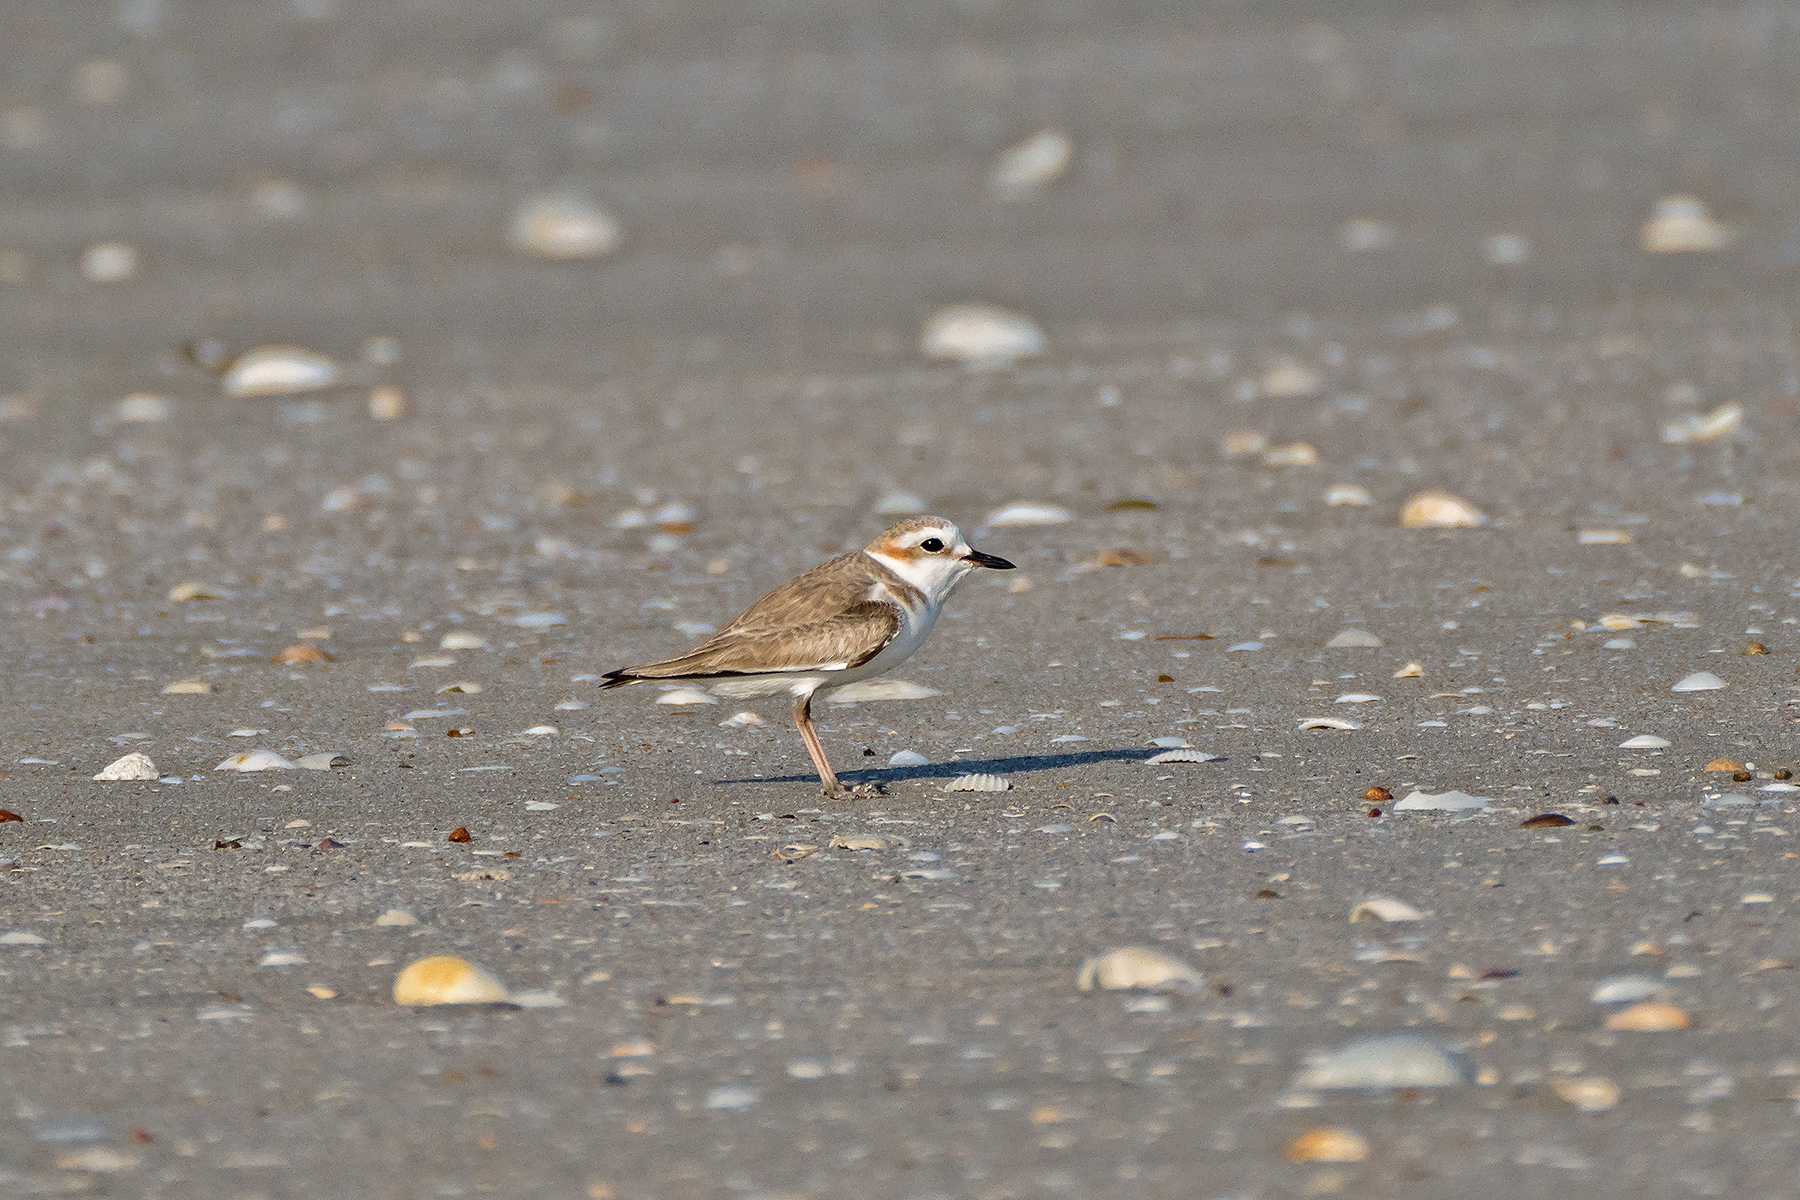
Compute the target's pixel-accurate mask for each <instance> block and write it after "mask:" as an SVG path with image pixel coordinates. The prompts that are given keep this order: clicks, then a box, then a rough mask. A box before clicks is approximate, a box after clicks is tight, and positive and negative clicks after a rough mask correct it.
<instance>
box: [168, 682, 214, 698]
mask: <svg viewBox="0 0 1800 1200" xmlns="http://www.w3.org/2000/svg"><path fill="white" fill-rule="evenodd" d="M162 694H163V695H165V696H210V695H212V684H210V683H208V682H206V680H204V679H177V680H176V681H175V682H174V683H165V684H164V685H163V689H162Z"/></svg>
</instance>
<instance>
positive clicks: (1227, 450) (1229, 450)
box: [1219, 429, 1269, 458]
mask: <svg viewBox="0 0 1800 1200" xmlns="http://www.w3.org/2000/svg"><path fill="white" fill-rule="evenodd" d="M1268 448H1269V439H1268V438H1267V437H1265V436H1264V435H1263V434H1262V433H1261V432H1259V431H1257V430H1255V429H1234V430H1232V431H1231V432H1230V433H1228V434H1226V435H1225V436H1224V437H1222V438H1220V439H1219V453H1220V454H1222V455H1224V456H1225V457H1226V458H1246V457H1248V456H1249V455H1252V454H1261V453H1262V452H1263V451H1264V450H1267V449H1268Z"/></svg>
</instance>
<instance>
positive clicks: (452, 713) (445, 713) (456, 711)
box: [400, 708, 469, 721]
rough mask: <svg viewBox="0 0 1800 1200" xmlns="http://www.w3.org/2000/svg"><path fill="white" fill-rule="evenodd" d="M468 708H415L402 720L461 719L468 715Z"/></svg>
mask: <svg viewBox="0 0 1800 1200" xmlns="http://www.w3.org/2000/svg"><path fill="white" fill-rule="evenodd" d="M468 711H469V710H468V709H466V708H415V709H413V710H412V711H411V712H409V713H407V714H406V715H405V716H404V717H402V718H400V719H401V720H403V721H424V720H429V719H430V718H432V717H460V716H465V715H466V714H467V713H468Z"/></svg>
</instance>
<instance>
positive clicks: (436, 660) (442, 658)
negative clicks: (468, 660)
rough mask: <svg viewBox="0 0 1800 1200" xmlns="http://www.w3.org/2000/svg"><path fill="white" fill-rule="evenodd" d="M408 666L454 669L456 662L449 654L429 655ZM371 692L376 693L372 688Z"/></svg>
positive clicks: (392, 688)
mask: <svg viewBox="0 0 1800 1200" xmlns="http://www.w3.org/2000/svg"><path fill="white" fill-rule="evenodd" d="M407 665H408V666H409V667H454V666H455V665H456V660H455V659H454V658H451V657H450V656H449V655H448V654H427V655H426V656H425V657H423V658H415V659H413V660H412V662H410V663H408V664H407ZM369 690H370V691H374V690H375V689H374V688H370V689H369ZM386 690H388V691H390V692H403V691H406V690H407V689H405V688H402V687H389V688H387V689H386Z"/></svg>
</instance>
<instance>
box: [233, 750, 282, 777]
mask: <svg viewBox="0 0 1800 1200" xmlns="http://www.w3.org/2000/svg"><path fill="white" fill-rule="evenodd" d="M293 769H294V764H293V763H291V762H289V761H288V760H287V759H285V758H283V757H281V755H279V754H277V753H275V752H274V751H273V750H251V751H248V752H246V753H244V754H234V755H232V756H231V757H230V758H228V759H226V760H225V761H224V762H222V763H220V764H219V765H218V766H216V767H214V768H213V770H215V771H245V772H248V771H292V770H293Z"/></svg>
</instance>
